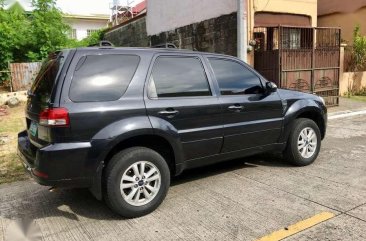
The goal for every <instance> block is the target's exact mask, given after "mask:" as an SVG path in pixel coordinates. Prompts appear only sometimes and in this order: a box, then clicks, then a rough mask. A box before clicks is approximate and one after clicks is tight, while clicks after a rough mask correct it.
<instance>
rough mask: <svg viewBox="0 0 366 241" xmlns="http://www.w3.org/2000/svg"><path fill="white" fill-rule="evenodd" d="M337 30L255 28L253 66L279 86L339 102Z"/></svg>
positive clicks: (330, 104) (338, 39) (338, 35)
mask: <svg viewBox="0 0 366 241" xmlns="http://www.w3.org/2000/svg"><path fill="white" fill-rule="evenodd" d="M340 36H341V35H340V29H338V28H310V27H289V26H276V27H256V28H255V29H254V39H255V41H256V45H255V51H254V68H255V69H256V70H257V71H258V72H259V73H261V74H262V75H263V76H264V77H266V78H267V79H268V80H270V81H273V82H275V83H276V84H277V85H278V86H279V87H281V88H286V89H293V90H299V91H302V92H308V93H314V94H317V95H319V96H322V97H323V98H324V99H325V101H326V104H327V106H336V105H338V104H339V97H338V96H339V94H338V92H339V70H340Z"/></svg>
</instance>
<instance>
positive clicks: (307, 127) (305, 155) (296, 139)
mask: <svg viewBox="0 0 366 241" xmlns="http://www.w3.org/2000/svg"><path fill="white" fill-rule="evenodd" d="M311 131H313V133H314V135H315V136H312V135H311ZM305 133H308V135H305ZM300 135H301V136H300ZM304 136H305V138H303V137H304ZM309 136H312V138H309ZM315 142H316V143H315ZM320 146H321V134H320V130H319V127H318V125H317V124H316V123H315V122H314V121H312V120H310V119H306V118H299V119H296V120H295V121H294V124H293V129H292V130H291V132H290V135H289V137H288V140H287V146H286V149H285V150H284V153H283V156H284V158H285V160H287V161H288V162H290V163H291V164H293V165H295V166H307V165H310V164H311V163H313V162H314V161H315V159H316V158H317V157H318V154H319V150H320ZM301 147H303V148H302V149H301Z"/></svg>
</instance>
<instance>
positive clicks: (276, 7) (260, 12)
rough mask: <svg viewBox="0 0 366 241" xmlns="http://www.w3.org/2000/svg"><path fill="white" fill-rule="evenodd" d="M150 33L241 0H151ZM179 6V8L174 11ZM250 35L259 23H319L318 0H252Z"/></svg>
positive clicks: (222, 11) (223, 10)
mask: <svg viewBox="0 0 366 241" xmlns="http://www.w3.org/2000/svg"><path fill="white" fill-rule="evenodd" d="M147 8H148V13H147V33H148V35H156V34H159V33H161V32H166V31H171V30H174V29H176V28H179V27H183V26H186V25H189V24H193V23H198V22H201V21H204V20H208V19H212V18H217V17H219V16H222V15H226V14H230V13H233V12H236V11H237V0H226V1H222V0H201V1H195V0H185V1H180V0H149V1H148V5H147ZM172 9H178V11H172ZM247 16H248V18H247V19H248V36H251V33H252V30H253V27H254V26H256V25H257V26H258V25H261V26H262V25H269V24H270V25H278V24H282V25H302V26H314V27H315V26H316V25H317V0H275V1H273V0H272V1H271V0H266V1H261V0H248V1H247Z"/></svg>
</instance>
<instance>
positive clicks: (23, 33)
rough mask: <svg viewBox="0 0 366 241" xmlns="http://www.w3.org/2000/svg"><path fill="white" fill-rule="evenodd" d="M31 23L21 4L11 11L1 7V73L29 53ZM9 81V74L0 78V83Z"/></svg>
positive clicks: (13, 7)
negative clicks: (11, 63)
mask: <svg viewBox="0 0 366 241" xmlns="http://www.w3.org/2000/svg"><path fill="white" fill-rule="evenodd" d="M29 26H30V22H29V20H28V19H27V16H26V14H25V12H24V10H23V9H22V7H21V6H20V5H19V4H15V5H13V6H12V7H11V8H10V9H9V10H5V9H4V8H3V5H1V7H0V53H1V54H0V71H5V70H7V68H8V62H12V61H22V60H24V56H25V54H26V52H27V50H26V47H27V46H28V43H29V42H28V38H27V36H28V32H29ZM6 79H8V75H7V74H4V73H3V74H2V75H1V76H0V82H2V81H4V80H6Z"/></svg>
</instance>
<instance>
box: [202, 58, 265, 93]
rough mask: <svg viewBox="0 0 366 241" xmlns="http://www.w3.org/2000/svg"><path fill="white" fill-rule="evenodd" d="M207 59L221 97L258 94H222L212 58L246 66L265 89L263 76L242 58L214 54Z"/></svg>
mask: <svg viewBox="0 0 366 241" xmlns="http://www.w3.org/2000/svg"><path fill="white" fill-rule="evenodd" d="M206 59H207V63H208V65H209V68H210V70H211V74H212V79H213V80H214V81H215V82H216V84H217V88H218V95H219V96H220V97H223V96H229V97H233V96H252V95H257V94H240V95H234V94H231V95H223V94H221V89H220V85H219V82H218V80H217V78H216V74H215V71H214V69H213V67H212V65H211V62H210V59H216V60H223V61H231V62H234V63H237V64H239V65H241V66H243V68H245V69H246V70H248V71H250V72H251V73H252V74H253V75H255V76H257V78H258V81H259V83H260V86H261V88H262V89H263V91H265V88H264V84H263V78H262V77H261V76H260V75H258V74H257V73H256V72H255V71H253V70H252V69H251V68H249V67H248V66H247V65H246V64H245V63H243V62H241V61H240V60H238V59H234V58H225V57H220V56H212V55H208V56H206Z"/></svg>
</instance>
